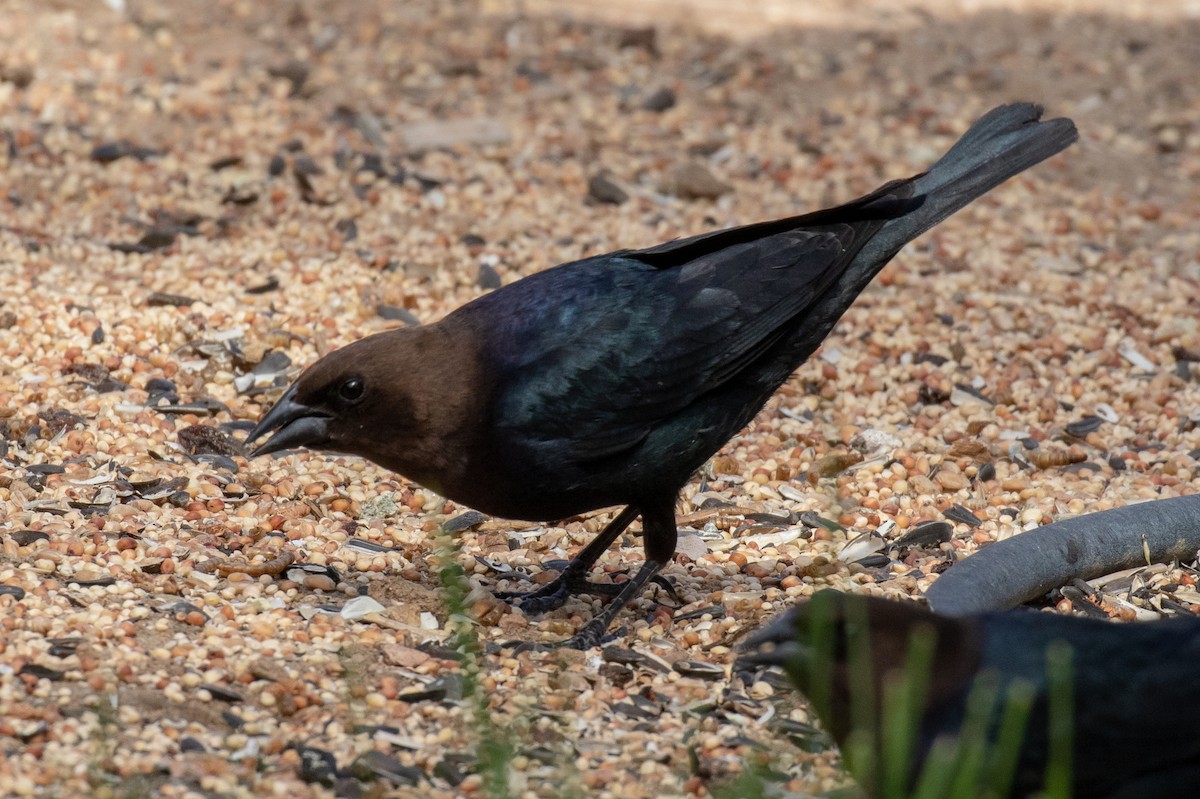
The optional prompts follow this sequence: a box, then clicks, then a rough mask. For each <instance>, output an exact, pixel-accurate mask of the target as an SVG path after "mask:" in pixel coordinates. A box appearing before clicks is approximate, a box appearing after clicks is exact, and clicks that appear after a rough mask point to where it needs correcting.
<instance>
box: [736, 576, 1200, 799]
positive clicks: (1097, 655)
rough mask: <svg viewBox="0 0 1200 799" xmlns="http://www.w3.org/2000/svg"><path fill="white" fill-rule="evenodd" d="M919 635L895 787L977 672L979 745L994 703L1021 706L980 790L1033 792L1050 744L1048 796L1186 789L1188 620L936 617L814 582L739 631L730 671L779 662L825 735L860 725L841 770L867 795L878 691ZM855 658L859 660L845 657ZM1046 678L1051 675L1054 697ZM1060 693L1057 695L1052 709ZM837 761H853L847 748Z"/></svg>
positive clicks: (958, 711)
mask: <svg viewBox="0 0 1200 799" xmlns="http://www.w3.org/2000/svg"><path fill="white" fill-rule="evenodd" d="M919 635H926V636H930V638H929V639H927V640H930V641H931V642H932V660H931V661H929V662H928V664H927V666H928V671H927V673H925V674H922V675H918V676H920V677H923V678H925V679H927V681H928V683H927V685H928V689H927V691H926V693H925V694H924V697H923V699H922V700H921V701H919V702H917V703H916V705H915V706H916V711H917V712H916V713H915V722H914V726H915V730H912V731H910V733H915V734H912V736H911V740H912V743H913V746H912V749H911V751H910V752H909V753H908V756H907V758H906V761H907V762H906V763H905V764H904V766H905V768H904V771H906V772H907V773H906V774H904V782H905V783H906V784H907V785H909V786H911V784H912V783H913V781H915V780H916V779H917V778H918V777H919V775H920V773H921V770H922V768H923V767H924V766H925V765H926V764H927V763H928V762H929V761H930V760H931V759H933V758H934V757H936V755H931V753H932V752H934V751H935V747H945V746H947V745H948V744H950V742H951V741H952V740H953V739H954V738H956V737H957V736H959V735H960V734H962V733H963V732H964V730H965V729H967V727H968V725H969V724H971V723H972V722H970V721H968V718H969V716H970V710H969V709H968V708H969V704H970V703H971V701H973V700H971V699H969V697H970V695H971V691H972V689H973V687H975V686H976V685H977V681H979V680H981V679H982V680H983V681H986V682H984V683H983V684H985V685H987V686H989V689H990V690H992V691H994V693H993V694H992V696H991V699H992V702H991V703H990V707H989V705H988V703H985V704H984V705H983V707H984V709H985V712H984V716H983V717H982V718H983V719H985V721H984V723H983V724H982V726H978V727H976V729H977V731H979V733H980V734H979V738H980V739H981V741H982V742H983V743H984V744H985V746H986V747H988V748H989V749H991V750H992V751H993V752H997V751H999V750H1002V749H1003V747H1002V746H1001V745H998V743H997V740H998V738H999V737H1000V733H999V731H998V730H999V717H1000V715H1001V713H1002V709H1003V708H1004V707H1005V704H1006V701H1007V700H1008V699H1010V698H1012V697H1014V696H1016V695H1017V693H1018V692H1024V693H1025V701H1026V702H1028V703H1029V704H1028V708H1029V712H1028V715H1027V717H1026V723H1025V725H1024V729H1023V730H1021V729H1020V728H1018V738H1017V739H1016V740H1019V741H1020V743H1019V744H1018V745H1017V747H1015V755H1013V754H1012V753H1011V752H1010V756H1011V757H1012V759H1011V760H1009V761H1007V762H1006V763H1005V766H1006V767H1005V768H1003V769H1002V770H1001V771H999V772H996V773H994V774H992V775H989V776H990V778H992V779H995V780H999V781H998V782H995V781H993V782H990V783H988V784H987V787H988V788H989V789H991V790H992V791H995V789H996V788H997V787H999V788H1000V792H999V793H991V794H990V795H997V796H1028V795H1030V794H1033V793H1035V792H1037V791H1040V790H1042V789H1043V787H1044V785H1045V780H1046V776H1047V761H1048V759H1049V758H1050V757H1051V753H1052V752H1053V753H1056V754H1058V755H1059V762H1060V763H1061V764H1063V766H1064V769H1065V771H1064V773H1065V774H1066V775H1067V776H1066V777H1065V778H1064V784H1063V786H1062V787H1063V788H1065V789H1066V791H1065V793H1062V792H1060V793H1055V794H1054V795H1056V796H1060V795H1067V796H1072V797H1077V799H1084V798H1085V797H1087V798H1091V797H1095V798H1096V799H1099V798H1100V797H1107V798H1108V799H1118V797H1128V799H1134V797H1162V796H1186V795H1191V792H1192V791H1194V790H1195V789H1196V785H1197V784H1198V783H1197V780H1198V779H1200V732H1197V730H1196V718H1197V715H1198V714H1200V680H1197V679H1196V677H1195V669H1196V664H1197V663H1200V619H1191V618H1186V617H1184V618H1178V619H1166V620H1162V621H1154V622H1145V623H1133V624H1118V623H1115V622H1107V621H1102V620H1098V619H1088V618H1081V617H1077V616H1060V615H1057V614H1052V613H1040V612H1036V611H1032V610H1027V609H1017V610H1009V611H1001V612H996V613H986V614H980V615H972V616H961V617H950V616H941V615H938V614H935V613H933V612H932V611H929V610H926V609H925V608H923V607H921V606H919V605H917V604H916V603H915V602H897V601H889V600H885V599H880V598H878V597H870V596H864V595H854V594H842V593H838V592H836V591H822V592H819V593H817V594H815V595H814V596H813V597H812V599H811V600H810V601H808V602H805V603H803V604H801V605H798V606H797V607H794V608H792V609H791V610H789V611H787V612H786V613H784V614H783V615H782V616H780V617H779V618H778V619H776V620H775V621H773V622H771V623H770V624H769V625H767V626H766V627H764V628H763V629H762V630H759V631H757V632H756V633H755V634H754V635H753V636H751V637H750V639H748V641H747V643H746V645H745V646H746V648H747V649H749V650H752V651H751V652H750V653H749V654H747V655H745V656H743V658H742V659H741V660H740V661H739V668H748V667H750V666H753V665H764V664H768V665H777V666H782V667H783V668H784V669H785V670H786V671H787V672H788V674H789V676H790V677H791V679H792V681H793V682H794V683H795V684H796V686H797V687H798V688H800V689H801V690H802V691H803V692H805V693H806V694H808V695H810V696H812V697H813V698H814V709H815V710H816V711H817V714H818V716H819V717H820V718H821V722H822V724H824V725H825V726H826V728H827V729H828V730H829V731H830V733H831V734H832V735H833V737H834V739H835V740H836V741H837V742H838V744H839V745H845V744H846V742H847V741H848V740H849V739H850V737H851V734H852V731H855V730H863V728H864V726H865V727H866V729H865V730H863V732H864V733H865V735H861V736H860V737H859V738H858V739H857V740H858V743H859V745H864V744H865V745H866V746H867V747H869V748H870V749H872V750H873V752H872V754H871V755H870V756H868V757H867V758H865V759H863V758H861V757H860V758H859V762H858V763H857V765H858V766H859V768H858V771H857V772H856V773H855V777H856V778H857V779H859V780H860V782H861V783H862V784H863V787H864V788H866V789H867V791H868V793H870V794H872V795H879V794H881V793H883V792H882V791H881V790H880V788H879V785H880V780H881V779H882V773H883V768H884V767H883V766H882V763H883V759H884V757H885V756H886V755H885V754H884V752H885V749H886V748H887V747H888V746H894V744H895V740H896V739H895V736H896V735H897V734H898V733H897V731H896V727H895V726H889V724H891V721H890V720H889V719H888V716H887V715H886V714H885V712H884V710H883V707H884V699H883V697H885V696H887V695H888V692H889V690H891V691H896V688H895V686H897V685H899V684H900V682H899V681H900V680H902V679H903V677H902V675H903V672H904V669H905V668H906V662H907V660H906V659H907V658H908V657H909V656H910V654H911V653H912V652H913V651H914V650H913V649H912V648H911V647H912V646H913V638H914V636H919ZM1056 647H1057V648H1058V652H1059V653H1061V654H1060V656H1062V660H1061V663H1062V666H1061V670H1059V671H1058V675H1060V677H1065V681H1064V682H1062V683H1056V682H1055V680H1056V679H1059V677H1056V676H1055V675H1056V667H1055V666H1053V665H1051V661H1050V659H1049V658H1050V657H1051V653H1052V652H1053V651H1054V650H1055V648H1056ZM855 652H860V653H863V654H861V655H857V656H856V655H855ZM856 657H858V658H860V659H859V660H856ZM864 662H865V664H866V667H865V668H864V667H863V666H862V665H859V664H862V663H864ZM889 682H890V683H892V687H891V688H890V689H889V688H888V687H886V686H887V685H888V684H889ZM1056 684H1059V685H1064V686H1065V687H1064V688H1063V689H1061V693H1060V694H1059V696H1058V697H1057V698H1056V697H1055V696H1054V693H1055V688H1054V687H1053V686H1054V685H1056ZM864 693H865V694H867V696H865V697H864V695H863V694H864ZM893 695H898V694H893ZM817 697H820V698H817ZM1063 698H1065V700H1066V701H1065V704H1062V705H1058V706H1057V708H1056V706H1055V702H1056V701H1060V700H1061V699H1063ZM856 701H858V702H863V701H865V702H866V703H867V704H866V707H869V709H870V713H869V714H868V715H866V716H864V715H858V714H861V713H862V712H863V710H862V708H863V707H864V705H861V704H860V705H858V706H856V705H855V702H856ZM988 712H990V713H991V714H992V715H991V718H990V720H987V718H988V715H987V714H988ZM976 718H977V719H978V718H980V717H978V716H977V717H976ZM864 719H866V721H864ZM1063 719H1065V720H1066V729H1067V731H1068V734H1067V735H1066V736H1065V737H1059V738H1058V741H1059V743H1060V744H1062V745H1063V747H1064V748H1063V749H1061V750H1057V751H1056V750H1055V749H1054V745H1053V744H1052V743H1051V741H1052V739H1053V738H1054V736H1055V735H1057V734H1058V733H1057V732H1053V731H1054V730H1056V729H1061V728H1060V727H1056V725H1059V724H1061V723H1062V720H1063ZM1022 733H1023V736H1022V735H1021V734H1022ZM966 737H968V738H969V737H971V736H970V734H969V733H968V734H967V735H966ZM1063 742H1065V743H1063ZM1000 757H1001V758H1003V755H1000ZM850 766H851V769H852V771H853V770H854V769H855V766H856V763H855V762H854V759H853V758H851V762H850ZM1004 786H1007V790H1004ZM986 793H987V792H986V791H984V790H982V789H981V790H980V791H979V792H977V793H972V794H971V795H972V796H981V795H985V794H986ZM905 795H907V793H905ZM922 795H930V794H922ZM933 795H938V796H958V795H962V794H955V793H949V794H946V793H942V794H933Z"/></svg>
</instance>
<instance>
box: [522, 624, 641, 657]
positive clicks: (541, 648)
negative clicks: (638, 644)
mask: <svg viewBox="0 0 1200 799" xmlns="http://www.w3.org/2000/svg"><path fill="white" fill-rule="evenodd" d="M624 634H625V628H623V627H622V628H619V629H617V630H614V631H613V632H611V633H608V632H607V627H605V626H601V625H598V624H586V625H584V626H583V627H582V628H580V630H579V632H577V633H575V634H574V635H572V636H571V637H570V638H568V639H566V640H565V641H550V642H548V643H547V642H542V641H510V642H508V643H506V644H501V646H504V647H507V646H512V647H513V654H514V655H519V654H520V653H522V652H553V651H554V650H556V649H578V650H580V651H586V650H588V649H594V648H596V647H598V646H601V645H602V644H607V643H610V642H612V641H614V640H616V639H617V638H619V637H621V636H622V635H624Z"/></svg>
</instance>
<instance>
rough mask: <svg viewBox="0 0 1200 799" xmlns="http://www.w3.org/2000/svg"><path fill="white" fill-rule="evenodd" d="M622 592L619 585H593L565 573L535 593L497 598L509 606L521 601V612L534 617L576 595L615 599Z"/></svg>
mask: <svg viewBox="0 0 1200 799" xmlns="http://www.w3.org/2000/svg"><path fill="white" fill-rule="evenodd" d="M620 592H621V585H619V584H617V583H592V582H588V581H587V580H585V579H584V578H582V577H571V576H567V573H566V572H563V573H562V574H560V575H559V576H558V577H555V578H554V579H553V580H552V581H550V582H548V583H546V584H545V585H543V586H542V587H541V588H538V589H536V590H534V591H499V592H497V593H496V595H495V596H496V599H500V600H503V601H504V602H508V603H509V604H512V603H513V602H516V601H518V600H520V602H521V611H522V612H523V613H525V614H526V615H528V616H532V615H537V614H539V613H547V612H549V611H551V610H556V609H558V608H561V607H562V606H563V605H565V604H566V603H567V600H568V599H570V598H571V597H572V596H575V595H576V594H590V595H592V596H596V597H614V596H616V595H617V594H619V593H620Z"/></svg>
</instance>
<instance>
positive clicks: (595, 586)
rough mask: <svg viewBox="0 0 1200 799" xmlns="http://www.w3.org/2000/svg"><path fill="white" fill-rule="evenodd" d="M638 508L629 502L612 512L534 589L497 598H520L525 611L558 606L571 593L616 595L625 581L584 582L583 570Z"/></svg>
mask: <svg viewBox="0 0 1200 799" xmlns="http://www.w3.org/2000/svg"><path fill="white" fill-rule="evenodd" d="M637 515H638V509H637V508H635V507H634V506H632V505H630V506H628V507H626V508H625V510H623V511H621V512H620V513H618V514H617V515H616V517H615V518H614V519H613V520H612V521H611V522H609V523H608V526H607V527H605V528H604V529H603V530H601V531H600V534H599V535H597V536H596V537H595V538H593V539H592V541H591V542H590V543H589V544H588V545H587V546H586V547H584V548H583V551H582V552H580V553H579V554H578V555H576V556H575V558H574V559H572V560H571V562H570V563H568V564H567V568H565V569H563V570H562V573H561V574H559V575H558V576H557V577H555V578H554V579H553V580H551V581H550V582H548V583H546V584H545V585H543V586H542V587H541V588H538V589H537V590H535V591H526V592H522V591H501V592H498V593H497V594H496V598H497V599H502V600H504V601H505V602H512V601H514V600H518V599H519V600H521V610H522V611H523V612H524V613H526V614H534V613H545V612H547V611H550V610H554V609H555V608H560V607H562V606H563V604H565V603H566V601H567V600H568V599H569V598H570V597H571V596H572V595H574V594H592V595H593V596H609V597H615V596H618V595H619V594H620V592H621V590H622V589H623V588H624V587H625V585H626V584H616V583H592V582H588V579H587V574H588V572H589V571H591V568H592V566H593V565H595V563H596V561H597V560H599V559H600V556H601V555H603V554H604V553H605V551H606V550H607V549H608V548H609V547H610V546H612V543H613V542H614V541H616V540H617V536H619V535H620V534H621V533H623V532H625V528H627V527H628V526H629V524H630V522H632V521H633V520H634V519H635V518H637Z"/></svg>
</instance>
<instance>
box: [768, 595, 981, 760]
mask: <svg viewBox="0 0 1200 799" xmlns="http://www.w3.org/2000/svg"><path fill="white" fill-rule="evenodd" d="M914 639H924V645H927V646H932V652H931V656H932V657H931V661H930V662H931V666H932V668H931V671H930V674H929V685H928V691H927V693H926V696H925V698H924V699H925V706H926V707H930V706H933V705H936V704H938V703H940V702H943V701H947V700H949V699H951V698H953V697H957V696H958V695H959V694H960V693H961V692H962V691H963V690H964V688H965V687H966V686H968V685H969V684H970V681H971V680H972V679H973V678H974V676H975V672H976V670H977V669H978V668H979V664H980V659H981V654H982V653H981V645H982V638H981V633H980V632H979V630H978V629H977V626H976V625H975V624H973V623H972V622H969V621H967V620H963V619H955V618H950V617H946V616H939V615H937V614H934V613H932V612H930V611H928V610H926V609H924V608H922V607H920V606H919V605H917V604H916V603H915V602H900V601H890V600H885V599H881V598H878V597H872V596H865V595H861V594H844V593H840V592H837V591H821V592H818V593H817V594H815V595H814V596H813V597H812V599H811V600H810V601H808V602H806V603H804V604H802V605H799V606H797V607H795V608H793V609H791V610H790V611H789V612H788V613H786V614H784V615H783V616H781V617H780V618H779V619H777V620H776V621H775V622H773V623H772V624H770V625H768V626H767V627H765V628H764V629H762V630H760V631H758V632H757V633H755V634H754V635H753V636H751V637H750V639H749V640H748V641H747V643H746V647H747V648H748V649H751V650H754V649H755V648H756V647H757V648H759V649H758V650H757V651H755V652H753V653H752V654H750V655H748V656H746V657H745V660H746V661H747V662H748V663H750V664H753V663H766V664H773V665H779V666H782V667H783V668H784V669H785V670H786V671H787V672H788V673H789V675H790V676H791V678H792V680H793V682H795V683H796V685H797V687H799V688H800V689H801V690H802V691H804V692H805V693H807V694H808V695H809V697H810V699H813V700H814V702H815V703H816V704H817V705H818V707H817V711H818V713H819V714H820V715H821V716H822V718H823V720H824V721H825V722H826V723H827V724H829V725H830V729H831V732H833V734H834V737H835V738H837V739H838V740H839V741H841V740H843V739H844V738H845V736H846V735H848V734H849V732H850V730H851V728H852V724H851V708H852V699H851V694H852V693H853V692H854V691H855V690H860V688H859V686H861V685H863V679H864V678H865V679H866V681H868V682H869V685H870V686H871V687H870V691H869V693H870V698H871V700H872V701H873V702H874V703H876V704H877V708H876V710H877V713H876V718H880V716H879V715H878V711H879V710H880V709H881V707H879V706H880V705H881V703H882V700H883V698H884V696H885V694H886V692H887V689H886V687H885V686H886V684H887V683H888V682H890V681H894V680H896V679H902V678H903V677H904V673H905V669H907V668H909V667H910V665H911V663H912V661H911V660H910V658H911V656H912V654H913V649H912V647H913V645H914ZM768 644H769V645H773V648H771V649H762V647H764V646H765V645H768ZM821 699H823V700H824V701H823V702H822V701H819V700H821Z"/></svg>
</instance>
